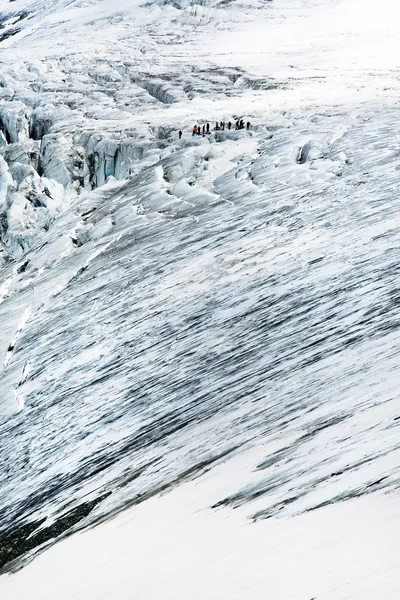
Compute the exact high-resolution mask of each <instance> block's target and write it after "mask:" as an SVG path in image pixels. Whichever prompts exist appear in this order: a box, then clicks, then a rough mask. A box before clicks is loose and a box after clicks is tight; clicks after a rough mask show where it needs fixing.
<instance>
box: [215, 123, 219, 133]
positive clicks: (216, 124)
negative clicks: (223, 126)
mask: <svg viewBox="0 0 400 600" xmlns="http://www.w3.org/2000/svg"><path fill="white" fill-rule="evenodd" d="M215 131H219V125H218V121H215Z"/></svg>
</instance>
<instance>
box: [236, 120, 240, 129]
mask: <svg viewBox="0 0 400 600" xmlns="http://www.w3.org/2000/svg"><path fill="white" fill-rule="evenodd" d="M236 129H240V123H239V119H238V120H237V121H236Z"/></svg>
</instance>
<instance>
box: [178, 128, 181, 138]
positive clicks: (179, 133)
mask: <svg viewBox="0 0 400 600" xmlns="http://www.w3.org/2000/svg"><path fill="white" fill-rule="evenodd" d="M178 135H179V139H180V140H181V139H182V131H181V130H179V132H178Z"/></svg>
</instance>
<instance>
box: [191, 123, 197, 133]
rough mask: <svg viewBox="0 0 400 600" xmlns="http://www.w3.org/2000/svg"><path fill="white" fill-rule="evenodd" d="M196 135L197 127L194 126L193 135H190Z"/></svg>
mask: <svg viewBox="0 0 400 600" xmlns="http://www.w3.org/2000/svg"><path fill="white" fill-rule="evenodd" d="M196 133H197V125H195V126H194V127H193V133H192V135H196Z"/></svg>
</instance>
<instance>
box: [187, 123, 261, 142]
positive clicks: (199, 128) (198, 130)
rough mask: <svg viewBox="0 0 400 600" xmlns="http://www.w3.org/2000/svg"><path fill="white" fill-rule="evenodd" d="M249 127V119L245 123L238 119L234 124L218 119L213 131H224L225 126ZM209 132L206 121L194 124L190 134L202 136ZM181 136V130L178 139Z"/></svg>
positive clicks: (208, 125)
mask: <svg viewBox="0 0 400 600" xmlns="http://www.w3.org/2000/svg"><path fill="white" fill-rule="evenodd" d="M250 127H251V123H250V121H247V123H246V124H245V123H244V121H243V119H238V120H237V121H236V122H235V124H233V123H232V122H231V121H228V122H226V121H220V123H218V121H216V122H215V127H214V131H221V130H222V131H225V128H227V129H228V130H231V129H232V128H234V129H245V128H246V129H247V130H249V129H250ZM210 133H211V132H210V123H206V124H205V125H197V124H196V125H194V127H193V130H192V135H202V136H203V137H204V136H206V135H209V134H210ZM181 138H182V131H179V139H181Z"/></svg>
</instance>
